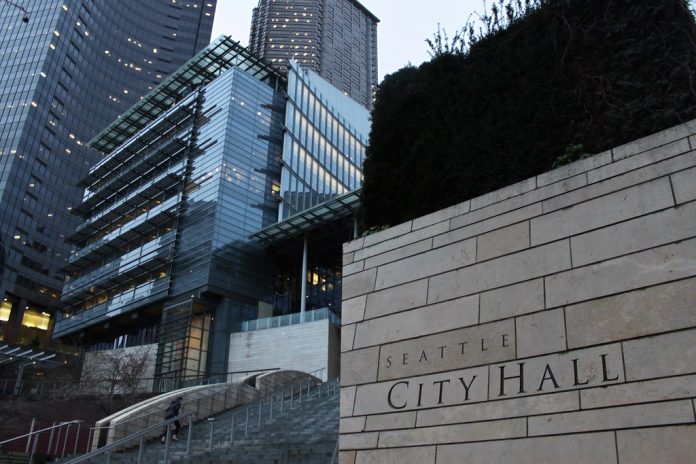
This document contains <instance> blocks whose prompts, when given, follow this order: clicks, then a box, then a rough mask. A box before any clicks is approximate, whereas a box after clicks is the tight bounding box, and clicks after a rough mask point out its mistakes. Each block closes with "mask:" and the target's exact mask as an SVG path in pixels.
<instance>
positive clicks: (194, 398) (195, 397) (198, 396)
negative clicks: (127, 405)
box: [89, 382, 253, 443]
mask: <svg viewBox="0 0 696 464" xmlns="http://www.w3.org/2000/svg"><path fill="white" fill-rule="evenodd" d="M224 384H225V383H224V382H220V383H219V385H224ZM212 385H218V384H212ZM241 387H246V388H249V389H251V388H253V387H250V386H248V385H241ZM205 393H207V392H195V393H193V394H189V398H187V399H185V400H184V401H183V402H182V405H181V406H182V408H185V407H186V405H190V404H193V403H196V402H198V401H201V400H206V399H211V400H214V399H215V398H216V397H217V396H218V395H221V394H224V395H225V396H226V395H227V391H225V392H224V393H223V392H220V391H215V392H212V394H211V395H208V394H205ZM167 407H168V404H163V407H161V408H159V409H157V410H154V411H148V412H145V413H143V414H140V415H136V416H133V417H130V418H128V419H124V420H122V421H119V422H118V423H117V424H109V425H105V426H99V427H97V426H96V425H95V426H94V427H91V428H90V434H89V443H92V441H93V437H94V433H95V432H96V431H97V430H111V429H116V428H123V426H124V425H125V427H126V430H127V429H128V424H129V423H131V422H134V421H137V420H143V419H147V418H149V417H152V416H153V415H158V414H161V413H162V412H163V411H165V410H166V409H167Z"/></svg>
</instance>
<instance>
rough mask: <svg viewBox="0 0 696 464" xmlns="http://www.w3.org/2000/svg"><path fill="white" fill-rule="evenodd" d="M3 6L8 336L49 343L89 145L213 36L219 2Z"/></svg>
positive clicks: (1, 108)
mask: <svg viewBox="0 0 696 464" xmlns="http://www.w3.org/2000/svg"><path fill="white" fill-rule="evenodd" d="M17 3H18V4H21V5H22V6H24V7H25V8H26V10H27V11H28V17H29V21H28V22H27V23H25V22H23V21H22V16H23V13H22V12H21V10H19V9H17V8H12V7H10V6H9V5H5V4H3V7H2V8H1V9H0V75H2V76H3V77H2V81H1V83H0V236H1V237H2V238H3V240H4V251H5V255H6V260H5V272H4V274H3V276H2V279H1V281H0V300H1V301H2V305H3V306H2V308H3V309H2V310H0V339H3V340H5V341H9V342H18V343H29V342H32V343H36V341H39V342H42V341H45V340H47V339H48V337H49V332H50V329H51V325H52V323H53V320H54V312H55V311H56V310H57V309H58V308H60V307H61V304H60V300H59V298H60V292H61V287H62V284H63V280H64V270H63V266H64V265H65V264H66V262H67V259H68V256H69V254H70V248H71V246H70V245H69V244H67V243H66V241H65V240H66V238H67V237H68V236H69V235H71V234H72V233H73V231H74V230H75V227H76V226H77V224H78V218H77V217H75V216H74V215H72V210H73V209H74V208H75V207H77V206H78V205H79V203H80V199H81V198H82V191H83V189H82V188H81V187H79V186H78V182H79V181H80V179H82V178H83V177H84V176H85V175H86V174H87V172H88V169H89V167H90V166H92V165H94V164H95V163H96V162H97V161H99V159H100V154H99V153H98V152H97V151H94V150H92V149H90V148H89V147H88V146H87V141H88V140H90V139H91V138H92V137H93V136H94V135H95V134H96V133H97V132H99V130H101V129H102V128H103V127H105V126H106V125H107V124H109V123H110V122H111V121H113V120H114V118H116V117H117V116H118V115H119V114H122V113H123V112H125V111H126V110H127V109H128V108H129V107H130V106H131V105H132V104H133V103H135V102H137V101H138V100H139V98H140V96H141V95H143V94H145V93H147V92H148V91H149V90H151V89H152V88H154V87H155V86H156V85H157V84H158V83H159V82H161V81H162V80H163V79H164V78H165V77H166V76H167V75H168V74H170V73H171V72H173V71H174V70H176V69H177V68H178V67H179V66H181V64H183V63H184V62H185V61H186V60H187V59H189V58H190V57H191V56H193V55H194V54H195V52H196V51H197V50H199V49H200V48H202V47H203V46H205V45H206V44H207V43H208V42H209V40H210V33H211V29H212V21H213V16H214V11H215V4H216V0H207V1H200V0H190V1H187V2H178V3H177V2H175V1H172V0H166V1H165V0H150V1H147V2H142V1H139V0H119V1H118V2H115V1H106V0H33V1H24V2H17Z"/></svg>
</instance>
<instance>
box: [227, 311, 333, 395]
mask: <svg viewBox="0 0 696 464" xmlns="http://www.w3.org/2000/svg"><path fill="white" fill-rule="evenodd" d="M338 339H339V331H338V329H337V327H336V326H335V325H334V324H332V323H331V322H330V321H329V320H328V319H322V320H319V321H313V322H305V323H303V324H294V325H288V326H283V327H274V328H271V329H263V330H253V331H249V332H237V333H233V334H232V335H230V352H229V363H228V369H227V370H228V372H238V374H233V375H232V376H231V378H230V379H228V380H229V381H239V380H241V379H242V378H243V377H245V376H246V374H245V372H253V371H258V370H261V369H291V370H292V369H294V370H298V371H302V372H308V373H313V372H314V373H316V374H315V375H316V376H318V377H320V378H321V379H322V380H327V379H332V378H335V377H336V376H337V375H338V368H337V365H338V358H339V351H338ZM320 370H321V372H318V371H320Z"/></svg>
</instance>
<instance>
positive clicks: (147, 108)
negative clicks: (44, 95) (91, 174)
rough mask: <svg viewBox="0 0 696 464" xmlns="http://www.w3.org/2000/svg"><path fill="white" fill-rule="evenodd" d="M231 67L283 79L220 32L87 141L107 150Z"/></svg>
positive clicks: (266, 78) (254, 74) (258, 76)
mask: <svg viewBox="0 0 696 464" xmlns="http://www.w3.org/2000/svg"><path fill="white" fill-rule="evenodd" d="M233 67H238V68H241V69H242V70H243V71H245V72H248V73H249V74H251V75H252V76H254V77H255V78H257V79H259V80H261V81H266V80H274V79H275V80H283V79H284V77H283V76H282V75H281V74H280V73H278V71H276V70H275V69H273V68H272V67H270V66H268V65H267V64H265V63H264V62H263V61H261V60H260V59H259V58H257V57H256V56H255V55H254V54H252V53H251V51H249V50H248V49H247V48H246V47H243V46H242V45H240V44H239V42H237V41H235V40H233V39H232V38H231V37H229V36H226V35H221V36H220V37H218V38H217V39H215V40H214V41H213V42H212V43H211V44H210V45H208V46H207V47H205V48H204V49H203V50H201V51H200V52H198V53H197V54H196V55H195V56H194V57H193V58H191V59H190V60H189V61H187V62H186V63H184V64H183V65H182V66H181V67H179V69H177V70H176V71H174V72H173V73H172V74H170V75H169V76H168V77H166V78H165V79H164V80H163V81H162V82H161V83H160V84H159V85H158V86H157V87H155V88H154V89H153V90H151V91H150V92H148V93H147V94H146V95H145V96H144V97H142V98H141V99H140V101H138V102H137V103H136V104H135V105H133V106H131V107H130V108H129V109H128V110H127V111H126V112H125V113H123V114H122V115H121V116H119V117H118V119H116V120H115V121H114V122H112V123H111V124H110V125H109V126H107V127H106V128H105V129H103V130H102V131H101V132H100V133H99V134H97V135H96V136H95V137H94V138H93V139H92V140H90V141H89V145H90V146H91V147H92V148H94V149H96V150H99V151H101V152H103V153H109V152H110V151H112V150H114V149H115V148H116V147H118V146H120V145H121V144H123V143H124V142H126V141H127V140H129V139H130V138H131V137H133V136H134V135H136V134H137V133H138V132H139V131H140V130H142V129H143V128H144V127H146V126H147V125H149V124H150V123H151V122H152V121H154V120H155V119H157V117H159V116H160V115H161V114H162V113H164V112H166V111H167V110H169V109H170V108H172V107H173V106H174V105H176V104H177V103H178V102H180V101H181V100H183V99H184V98H185V97H186V96H188V95H190V94H191V93H192V92H193V91H195V90H196V89H198V88H200V87H202V86H205V85H206V84H208V83H209V82H211V81H212V80H214V79H215V78H217V77H218V76H220V75H221V74H223V73H224V72H226V71H228V70H229V69H231V68H233ZM102 161H104V160H102ZM100 163H101V162H100ZM100 163H98V164H100ZM98 164H97V165H98ZM95 167H96V166H94V167H93V169H94V168H95Z"/></svg>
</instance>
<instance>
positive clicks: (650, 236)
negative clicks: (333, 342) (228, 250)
mask: <svg viewBox="0 0 696 464" xmlns="http://www.w3.org/2000/svg"><path fill="white" fill-rule="evenodd" d="M693 134H696V121H692V122H689V123H686V124H684V125H680V126H677V127H674V128H671V129H669V130H666V131H664V132H661V133H658V134H655V135H652V136H650V137H646V138H644V139H641V140H637V141H635V142H632V143H629V144H626V145H623V146H620V147H618V148H615V149H613V150H611V151H608V152H605V153H600V154H598V155H595V156H593V157H591V158H588V159H584V160H581V161H578V162H576V163H573V164H571V165H568V166H564V167H562V168H559V169H556V170H553V171H550V172H546V173H544V174H540V175H538V176H537V177H535V178H532V179H528V180H526V181H523V182H520V183H517V184H514V185H511V186H509V187H506V188H503V189H501V190H498V191H495V192H492V193H489V194H486V195H483V196H481V197H478V198H474V199H472V200H470V201H467V202H464V203H461V204H458V205H455V206H452V207H450V208H447V209H444V210H441V211H438V212H435V213H432V214H429V215H427V216H424V217H421V218H418V219H415V220H413V221H410V222H408V223H405V224H400V225H398V226H395V227H392V228H390V229H388V230H385V231H382V232H380V233H377V234H374V235H370V236H367V237H364V238H361V239H358V240H356V241H353V242H350V243H347V244H346V245H345V246H344V280H343V298H344V301H343V321H342V324H343V326H342V346H341V350H342V354H341V363H342V364H341V383H342V387H341V425H340V432H341V438H340V462H341V463H344V464H345V463H351V464H352V463H360V464H367V463H375V464H376V463H380V464H383V463H397V462H398V463H400V464H403V463H418V464H428V463H437V464H450V463H452V464H454V463H457V464H459V463H463V462H466V463H469V462H471V463H506V462H510V463H530V464H531V463H544V462H549V463H551V462H554V463H555V462H566V463H616V464H618V463H620V464H630V463H658V462H659V463H668V462H669V463H685V462H693V460H694V459H696V458H695V457H694V456H696V425H695V421H696V417H695V416H696V405H695V404H694V397H696V201H695V200H696V167H695V166H696V151H692V150H693V149H694V148H695V147H696V136H694V135H693ZM445 188H446V186H443V195H444V194H446V190H445Z"/></svg>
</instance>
